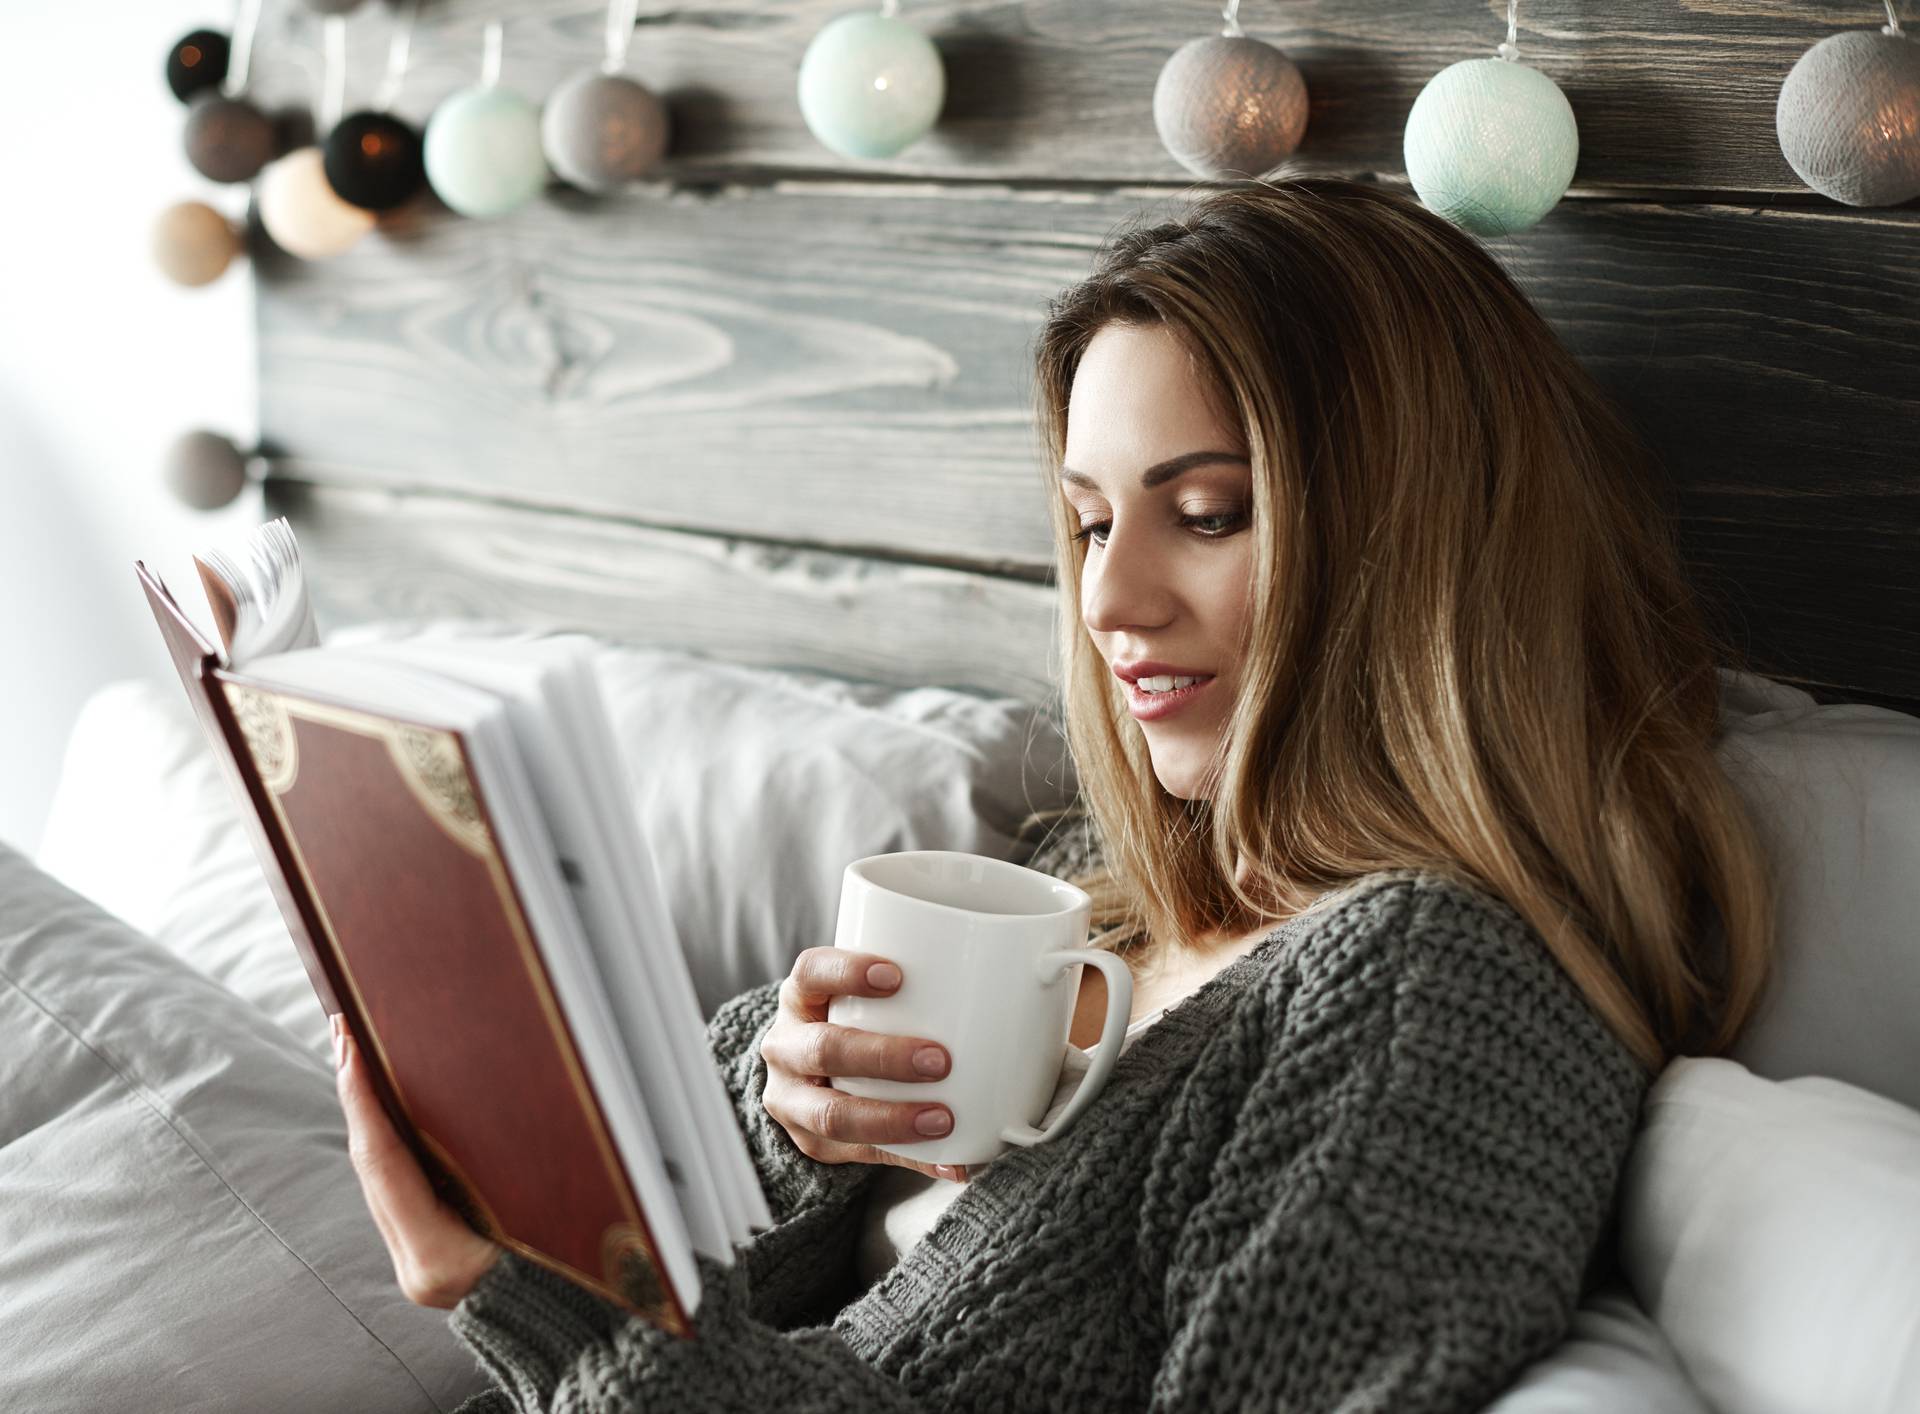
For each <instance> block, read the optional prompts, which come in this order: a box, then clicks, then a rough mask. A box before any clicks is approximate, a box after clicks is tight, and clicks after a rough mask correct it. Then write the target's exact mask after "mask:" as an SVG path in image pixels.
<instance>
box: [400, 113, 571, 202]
mask: <svg viewBox="0 0 1920 1414" xmlns="http://www.w3.org/2000/svg"><path fill="white" fill-rule="evenodd" d="M424 156H425V159H426V164H427V181H428V182H429V183H431V184H432V186H433V190H434V193H435V195H437V196H438V197H439V198H440V199H441V200H442V201H444V202H445V203H446V204H447V205H448V206H449V207H451V208H452V209H453V210H455V211H457V212H459V213H460V214H461V215H462V216H477V217H488V216H504V215H506V213H507V212H509V211H512V210H514V209H515V208H516V207H519V206H524V205H525V204H526V203H527V202H529V201H531V200H532V199H533V198H534V197H535V196H537V195H539V193H540V189H541V188H542V187H543V186H545V185H546V182H547V178H548V176H549V175H550V174H549V172H548V170H547V159H546V156H545V154H544V153H543V152H542V151H541V148H540V110H539V109H538V108H535V107H534V106H533V105H532V104H531V103H529V102H527V100H526V99H524V98H522V97H521V96H520V95H519V94H517V93H515V92H513V91H512V90H511V89H505V88H499V87H495V86H490V85H485V84H482V85H479V86H477V87H474V88H463V89H461V90H460V91H459V92H458V93H455V94H453V95H452V96H450V97H449V98H447V99H446V100H445V101H444V102H442V103H441V105H440V106H439V107H438V108H436V109H434V110H433V116H432V117H431V118H429V119H427V136H426V145H425V151H424Z"/></svg>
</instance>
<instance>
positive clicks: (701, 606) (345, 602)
mask: <svg viewBox="0 0 1920 1414" xmlns="http://www.w3.org/2000/svg"><path fill="white" fill-rule="evenodd" d="M268 504H269V507H270V511H269V513H270V514H276V515H286V516H289V517H291V518H292V519H293V521H294V522H295V524H297V525H298V527H299V535H300V550H301V558H302V560H303V562H304V563H306V564H307V565H308V567H309V570H310V573H311V578H312V590H313V595H314V604H315V613H316V615H317V616H318V618H319V620H320V623H321V627H322V631H323V632H324V631H326V630H327V629H328V628H331V627H336V626H339V625H343V624H349V623H357V622H362V621H365V620H370V619H376V618H414V617H439V616H447V617H453V618H491V619H498V620H502V621H505V622H510V623H516V624H523V625H527V626H530V627H535V628H561V629H578V630H582V631H585V632H589V633H597V634H600V635H602V636H604V637H607V638H611V639H615V640H618V641H621V642H628V643H640V644H646V645H649V646H652V647H659V648H675V649H681V650H686V651H691V652H697V653H703V654H706V655H708V656H711V657H714V658H718V659H721V660H723V661H727V662H738V663H747V664H752V665H756V666H761V667H797V668H807V669H812V670H814V671H816V672H833V673H842V674H845V675H846V676H849V677H856V678H865V679H869V680H871V681H875V682H891V683H898V684H901V685H903V686H916V685H927V684H931V685H941V686H950V687H962V688H971V689H973V690H976V691H982V692H1004V693H1011V694H1014V695H1016V696H1019V697H1022V698H1024V699H1026V700H1028V701H1032V702H1044V701H1046V700H1048V696H1049V692H1050V690H1051V686H1052V676H1051V674H1050V673H1049V671H1048V661H1049V654H1050V645H1051V642H1052V632H1053V615H1054V601H1055V595H1054V591H1053V590H1052V589H1051V588H1049V587H1047V586H1045V585H1039V584H1030V583H1025V582H1022V581H1019V580H1010V579H1003V578H998V577H995V576H992V575H984V574H974V573H968V572H964V571H959V570H951V569H943V568H939V567H937V566H933V565H916V564H899V563H889V562H885V561H878V560H865V559H861V558H859V557H857V556H852V555H836V554H830V553H825V552H820V551H812V550H800V549H794V548H792V547H789V546H780V545H766V544H761V543H756V542H750V541H735V540H727V539H725V538H722V537H718V536H707V535H687V534H681V533H677V532H674V531H663V530H653V529H649V528H646V527H642V526H634V525H628V524H623V523H620V522H616V521H612V520H607V519H604V518H601V519H594V518H586V517H580V516H571V515H560V514H554V513H552V512H546V511H535V510H526V509H521V508H516V507H511V506H502V505H493V504H487V503H485V502H477V501H469V500H461V499H457V498H452V497H445V496H438V495H415V494H406V493H394V492H387V491H370V490H351V489H345V488H339V487H314V486H307V485H303V484H301V483H298V482H288V481H279V482H275V483H272V484H271V485H270V486H269V488H268Z"/></svg>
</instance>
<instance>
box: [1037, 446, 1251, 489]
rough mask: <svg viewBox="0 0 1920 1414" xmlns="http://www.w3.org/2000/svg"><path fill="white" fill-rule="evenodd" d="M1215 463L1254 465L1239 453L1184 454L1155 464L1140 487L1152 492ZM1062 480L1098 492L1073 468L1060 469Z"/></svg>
mask: <svg viewBox="0 0 1920 1414" xmlns="http://www.w3.org/2000/svg"><path fill="white" fill-rule="evenodd" d="M1215 462H1236V463H1238V464H1239V465H1241V466H1249V467H1250V466H1252V465H1253V463H1252V462H1251V461H1249V460H1248V459H1247V458H1245V457H1243V456H1241V455H1240V454H1239V453H1238V452H1183V453H1181V454H1180V455H1179V456H1177V457H1168V458H1167V459H1166V460H1165V461H1163V462H1155V463H1154V464H1153V465H1152V466H1150V467H1148V468H1147V469H1146V470H1145V471H1143V472H1141V473H1140V485H1141V488H1142V489H1143V490H1148V491H1151V490H1152V489H1153V488H1154V487H1156V486H1158V485H1160V484H1161V483H1162V482H1163V481H1171V480H1173V478H1174V477H1176V476H1179V475H1180V474H1181V473H1182V472H1186V471H1191V470H1193V468H1195V467H1196V466H1210V465H1212V464H1213V463H1215ZM1060 479H1061V480H1062V481H1071V482H1072V483H1073V484H1074V485H1076V486H1085V487H1087V488H1088V489H1089V490H1093V491H1098V490H1099V489H1100V487H1099V485H1098V483H1096V482H1095V481H1094V479H1093V478H1092V477H1091V476H1088V475H1087V474H1086V473H1085V472H1084V471H1075V470H1074V469H1073V468H1072V467H1066V466H1063V467H1061V468H1060Z"/></svg>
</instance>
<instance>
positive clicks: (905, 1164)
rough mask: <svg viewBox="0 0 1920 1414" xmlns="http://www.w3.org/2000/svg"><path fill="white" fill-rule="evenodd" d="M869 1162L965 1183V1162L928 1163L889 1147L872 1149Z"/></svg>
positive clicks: (951, 1181)
mask: <svg viewBox="0 0 1920 1414" xmlns="http://www.w3.org/2000/svg"><path fill="white" fill-rule="evenodd" d="M871 1152H872V1155H873V1157H872V1158H871V1159H870V1160H868V1162H870V1163H881V1164H892V1165H894V1166H895V1167H896V1168H903V1169H912V1170H913V1171H914V1172H915V1173H923V1174H925V1175H926V1176H927V1177H928V1178H939V1179H945V1180H946V1181H947V1182H950V1183H965V1182H966V1180H967V1166H966V1165H965V1164H929V1163H925V1162H922V1161H921V1160H919V1159H910V1158H908V1157H907V1156H906V1155H905V1154H896V1153H894V1152H893V1151H892V1150H891V1149H874V1150H872V1151H871Z"/></svg>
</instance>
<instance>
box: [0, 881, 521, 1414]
mask: <svg viewBox="0 0 1920 1414" xmlns="http://www.w3.org/2000/svg"><path fill="white" fill-rule="evenodd" d="M289 946H290V945H289ZM0 1036H4V1037H5V1038H6V1040H5V1044H4V1045H0V1408H4V1409H20V1410H28V1409H31V1410H33V1411H35V1414H65V1411H74V1414H80V1412H81V1411H86V1414H97V1411H100V1410H106V1409H193V1410H197V1411H219V1410H233V1411H236V1414H237V1412H238V1411H247V1414H253V1412H254V1411H259V1410H268V1409H270V1410H275V1411H283V1414H298V1411H306V1410H312V1411H315V1414H320V1411H326V1414H333V1411H338V1410H348V1409H352V1410H379V1411H382V1414H407V1412H408V1411H423V1412H424V1411H429V1410H450V1409H453V1408H454V1407H456V1406H457V1405H458V1404H459V1403H460V1402H461V1401H462V1400H463V1399H465V1398H467V1397H468V1396H469V1395H472V1394H475V1393H477V1392H479V1391H482V1390H485V1389H487V1388H489V1387H490V1382H489V1381H488V1379H487V1378H486V1376H485V1375H484V1374H483V1373H482V1372H481V1370H480V1368H479V1366H478V1364H477V1363H476V1362H475V1361H474V1359H473V1357H472V1356H471V1355H470V1354H469V1353H468V1352H467V1350H466V1348H465V1347H464V1346H462V1345H461V1344H460V1343H459V1342H458V1340H457V1339H456V1338H455V1337H454V1335H453V1334H452V1332H451V1330H450V1328H449V1327H448V1325H447V1321H446V1313H445V1312H443V1311H437V1310H430V1309H428V1308H426V1307H421V1306H415V1305H413V1304H412V1303H411V1302H409V1301H408V1300H407V1299H406V1298H405V1297H404V1296H403V1295H401V1293H400V1290H399V1287H398V1285H397V1283H396V1282H395V1279H394V1274H393V1267H392V1263H391V1261H390V1259H389V1257H388V1255H387V1249H386V1246H385V1244H384V1243H383V1242H382V1241H381V1238H380V1234H379V1231H378V1229H377V1228H376V1227H375V1226H374V1223H373V1219H372V1217H371V1216H370V1215H369V1214H368V1212H367V1208H366V1200H365V1199H364V1197H363V1196H362V1194H361V1191H360V1186H359V1183H358V1180H357V1179H356V1178H355V1176H354V1173H353V1168H352V1165H351V1164H350V1162H349V1160H348V1158H347V1147H346V1126H345V1122H344V1120H343V1118H342V1116H341V1113H340V1105H339V1102H338V1100H337V1099H336V1097H335V1093H334V1086H333V1077H332V1075H331V1074H330V1073H329V1071H328V1070H327V1069H326V1068H325V1066H324V1065H323V1064H322V1063H321V1062H320V1061H319V1060H318V1059H317V1058H316V1057H314V1056H313V1055H311V1054H310V1053H309V1052H308V1051H307V1050H306V1049H305V1048H304V1047H303V1046H302V1045H301V1044H300V1043H299V1042H297V1041H296V1040H295V1039H294V1038H293V1037H292V1036H291V1035H289V1034H288V1033H287V1032H286V1031H284V1030H282V1029H281V1028H280V1027H278V1026H276V1025H275V1024H274V1023H272V1022H271V1021H269V1020H268V1019H267V1018H266V1017H265V1016H263V1015H261V1014H260V1013H259V1012H258V1011H257V1010H255V1009H254V1008H253V1007H252V1006H250V1005H248V1004H247V1003H245V1002H243V1001H241V1000H240V999H239V998H238V997H235V996H234V995H233V994H231V993H230V992H228V991H226V990H225V989H224V988H222V987H220V986H219V985H218V984H216V983H215V982H213V981H212V980H211V979H209V978H207V977H206V976H204V975H202V974H201V973H199V972H196V971H195V970H193V969H192V968H191V967H188V966H187V965H186V964H185V963H183V962H182V961H180V959H178V958H176V957H174V956H173V955H172V954H171V953H169V952H167V951H166V950H165V949H164V948H162V947H160V946H159V945H158V944H156V943H154V942H153V941H152V940H150V939H148V938H145V937H143V936H141V935H140V934H139V933H136V932H135V931H133V929H131V928H130V927H128V926H127V925H126V924H124V923H122V922H120V921H119V920H118V919H116V918H114V917H113V916H111V915H110V914H108V913H106V912H105V911H103V910H102V909H100V908H99V907H97V906H96V905H94V904H93V903H91V902H90V901H89V900H87V899H85V898H82V897H81V896H80V895H78V894H76V893H74V892H73V891H72V890H70V889H68V888H67V887H65V886H64V885H62V884H60V883H59V882H57V881H56V880H54V879H52V878H50V877H48V876H47V875H45V874H43V873H41V872H40V871H39V870H38V869H37V868H36V867H35V866H34V865H33V864H32V863H31V862H30V861H28V860H27V859H26V858H25V857H24V856H22V855H20V854H19V853H17V852H16V851H14V850H12V849H10V848H8V847H7V846H6V845H4V844H0Z"/></svg>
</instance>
